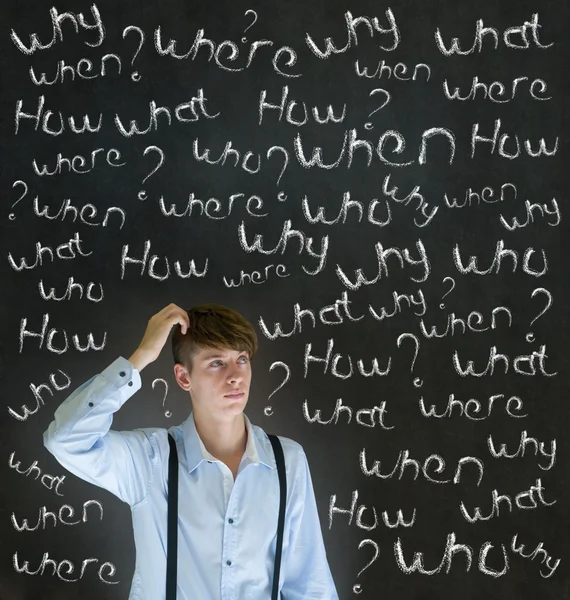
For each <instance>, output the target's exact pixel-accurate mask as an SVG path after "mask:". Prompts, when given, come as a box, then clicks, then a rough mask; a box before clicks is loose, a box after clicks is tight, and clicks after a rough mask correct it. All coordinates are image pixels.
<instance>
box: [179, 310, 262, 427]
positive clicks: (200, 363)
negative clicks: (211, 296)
mask: <svg viewBox="0 0 570 600" xmlns="http://www.w3.org/2000/svg"><path fill="white" fill-rule="evenodd" d="M187 313H188V319H189V322H190V324H189V327H188V331H187V332H186V334H184V335H183V334H182V332H181V328H180V326H176V327H175V328H174V333H173V336H172V354H173V357H174V362H175V365H174V375H175V377H176V381H177V382H178V385H180V387H181V388H182V389H184V390H186V391H188V392H190V397H191V399H192V404H193V408H194V410H196V409H198V410H202V409H204V410H206V411H208V412H209V413H212V414H216V415H217V416H218V417H221V418H224V417H223V415H228V414H236V413H237V412H242V411H243V409H244V408H245V405H246V403H247V400H248V397H249V386H250V382H251V364H250V361H251V360H252V359H253V357H254V356H255V354H256V352H257V335H256V333H255V330H254V328H253V326H252V325H251V323H249V321H247V320H246V319H245V318H244V317H242V315H240V314H239V313H238V312H237V311H235V310H233V309H231V308H228V307H226V306H222V305H220V304H211V303H210V304H201V305H199V306H194V307H193V308H190V309H189V310H188V311H187ZM232 390H233V391H236V390H239V391H242V392H244V393H243V395H242V396H241V397H235V398H232V397H231V396H227V394H230V393H231V392H232Z"/></svg>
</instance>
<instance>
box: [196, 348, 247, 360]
mask: <svg viewBox="0 0 570 600" xmlns="http://www.w3.org/2000/svg"><path fill="white" fill-rule="evenodd" d="M244 353H245V354H247V350H241V351H240V354H244ZM225 357H226V355H225V354H207V355H206V356H204V357H203V358H202V360H212V358H225Z"/></svg>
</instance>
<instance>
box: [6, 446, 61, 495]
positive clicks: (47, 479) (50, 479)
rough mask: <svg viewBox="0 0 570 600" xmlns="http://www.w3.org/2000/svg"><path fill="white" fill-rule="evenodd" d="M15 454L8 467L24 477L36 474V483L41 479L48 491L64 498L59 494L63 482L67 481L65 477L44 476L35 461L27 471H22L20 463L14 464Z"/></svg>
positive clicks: (45, 474)
mask: <svg viewBox="0 0 570 600" xmlns="http://www.w3.org/2000/svg"><path fill="white" fill-rule="evenodd" d="M15 454H16V453H15V452H12V454H10V458H9V460H8V466H9V467H10V468H11V469H15V470H16V473H19V474H20V475H24V476H25V477H28V476H29V475H31V474H32V473H35V474H36V477H35V479H36V481H37V480H38V479H39V478H40V477H41V479H40V481H41V484H42V485H43V486H44V487H46V488H47V489H48V490H52V491H54V492H55V493H56V494H57V495H58V496H63V494H60V493H59V487H60V486H61V485H62V483H63V480H64V479H65V475H60V476H59V477H55V476H54V475H48V474H47V473H44V474H43V475H42V470H41V469H40V468H39V467H38V461H37V460H34V462H33V463H32V464H31V465H30V466H29V467H28V468H27V469H25V470H23V471H21V470H20V468H19V467H20V461H18V462H17V463H14V455H15Z"/></svg>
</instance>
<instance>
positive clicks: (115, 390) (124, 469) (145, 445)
mask: <svg viewBox="0 0 570 600" xmlns="http://www.w3.org/2000/svg"><path fill="white" fill-rule="evenodd" d="M140 388H141V377H140V373H139V372H138V370H137V369H136V368H135V367H134V366H133V365H132V364H131V363H130V362H129V361H128V360H127V359H125V358H123V357H119V358H117V359H116V360H115V361H114V362H113V363H111V364H110V365H109V366H108V367H107V368H106V369H105V370H103V371H102V372H101V373H100V374H98V375H96V376H94V377H92V378H91V379H89V380H88V381H86V382H85V383H84V384H83V385H81V386H80V387H78V388H77V389H76V390H75V391H74V392H73V393H72V394H71V395H70V396H69V397H68V398H67V399H66V400H65V401H64V402H63V403H62V404H61V405H60V406H59V407H58V408H57V410H56V411H55V415H54V420H53V421H52V422H51V423H50V425H49V427H48V428H47V430H46V431H45V432H44V434H43V441H44V446H45V447H46V448H47V449H48V450H49V451H50V452H51V453H52V454H53V455H54V456H55V458H56V459H57V460H58V462H59V463H60V464H61V465H62V466H64V467H65V468H66V469H67V470H69V471H70V472H71V473H73V474H75V475H77V476H78V477H80V478H81V479H84V480H85V481H88V482H90V483H92V484H94V485H97V486H99V487H102V488H105V489H107V490H108V491H110V492H111V493H113V494H115V495H116V496H118V497H119V498H120V499H121V500H123V501H124V502H127V503H129V504H131V505H133V504H135V503H137V502H139V501H140V500H141V499H142V498H144V497H145V495H146V493H147V490H148V486H149V483H150V481H151V480H152V475H153V469H154V466H155V464H156V454H157V448H156V446H155V444H154V441H153V439H152V438H149V437H148V436H147V435H146V433H145V432H144V431H142V430H134V431H113V430H111V425H112V422H113V414H114V413H115V412H117V411H118V410H119V409H120V408H121V407H122V406H123V404H124V403H125V402H126V401H127V400H128V399H129V398H130V397H131V396H133V394H135V393H136V392H137V391H138V390H139V389H140Z"/></svg>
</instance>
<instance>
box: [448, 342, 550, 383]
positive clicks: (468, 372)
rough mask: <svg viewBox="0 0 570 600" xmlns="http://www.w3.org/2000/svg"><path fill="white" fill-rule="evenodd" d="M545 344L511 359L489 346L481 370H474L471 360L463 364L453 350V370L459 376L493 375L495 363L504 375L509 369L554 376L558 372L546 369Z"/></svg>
mask: <svg viewBox="0 0 570 600" xmlns="http://www.w3.org/2000/svg"><path fill="white" fill-rule="evenodd" d="M547 358H548V355H547V354H546V344H543V345H542V346H541V347H540V350H534V351H533V352H531V353H530V354H521V355H519V356H516V357H515V358H514V359H511V358H510V357H509V356H508V355H507V354H503V353H501V352H498V351H497V346H491V349H490V350H489V358H488V359H487V364H486V366H485V368H484V370H482V371H476V370H475V363H474V362H473V361H472V360H467V364H466V365H465V366H463V365H462V364H461V360H460V358H459V352H458V351H457V350H455V351H454V352H453V367H454V369H455V372H456V373H457V374H458V375H461V377H467V376H471V377H483V376H485V375H493V374H494V373H495V365H498V368H500V366H502V370H501V371H502V373H504V374H505V375H506V374H507V373H509V372H511V371H513V372H514V373H516V374H517V375H527V376H533V377H534V376H535V375H537V374H539V375H543V376H544V377H554V376H555V375H557V374H558V372H557V371H555V372H554V373H549V372H548V371H547V370H546V359H547Z"/></svg>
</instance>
